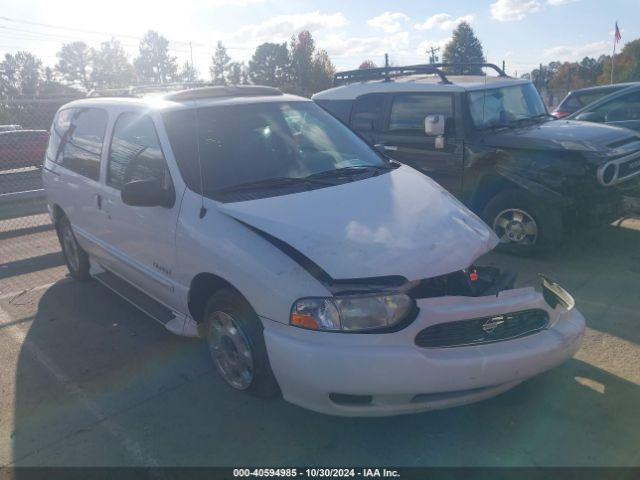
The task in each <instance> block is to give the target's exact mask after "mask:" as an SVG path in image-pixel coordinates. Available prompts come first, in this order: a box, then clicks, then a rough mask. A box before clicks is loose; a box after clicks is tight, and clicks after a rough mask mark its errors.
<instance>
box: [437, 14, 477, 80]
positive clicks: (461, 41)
mask: <svg viewBox="0 0 640 480" xmlns="http://www.w3.org/2000/svg"><path fill="white" fill-rule="evenodd" d="M442 60H443V61H444V63H484V61H485V58H484V51H483V50H482V43H480V40H478V38H477V37H476V35H475V33H474V32H473V29H472V28H471V25H469V24H468V23H467V22H460V24H459V25H458V27H457V28H456V29H455V30H454V31H453V37H452V38H451V41H450V42H449V43H447V45H446V46H445V47H444V53H443V55H442ZM452 73H459V74H474V75H481V74H482V69H481V68H479V67H459V68H456V69H452Z"/></svg>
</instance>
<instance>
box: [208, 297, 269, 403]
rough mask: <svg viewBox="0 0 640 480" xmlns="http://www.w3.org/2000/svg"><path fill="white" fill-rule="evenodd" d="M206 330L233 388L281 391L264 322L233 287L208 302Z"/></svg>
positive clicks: (221, 370) (251, 391)
mask: <svg viewBox="0 0 640 480" xmlns="http://www.w3.org/2000/svg"><path fill="white" fill-rule="evenodd" d="M201 328H202V331H203V334H204V337H205V339H206V341H207V344H208V346H209V352H210V353H211V358H212V359H213V363H214V365H215V367H216V370H218V373H219V374H220V376H221V377H222V379H223V380H224V381H225V382H227V384H229V385H230V386H231V387H232V388H234V389H236V390H242V391H245V392H247V393H249V394H252V395H255V396H258V397H272V396H275V395H276V394H277V393H278V392H279V388H278V384H277V382H276V379H275V377H274V376H273V373H272V371H271V366H270V365H269V358H268V356H267V349H266V346H265V343H264V337H263V334H262V324H261V323H260V319H259V318H258V315H257V314H256V313H255V311H254V310H253V308H251V305H249V303H248V302H247V301H246V300H245V299H244V298H243V297H242V296H241V295H240V294H238V293H237V292H236V291H235V290H233V289H230V288H225V289H222V290H220V291H218V292H216V293H215V294H214V295H212V297H211V298H210V299H209V301H208V302H207V305H206V307H205V312H204V319H203V324H202V327H201Z"/></svg>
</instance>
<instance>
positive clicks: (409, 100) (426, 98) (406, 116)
mask: <svg viewBox="0 0 640 480" xmlns="http://www.w3.org/2000/svg"><path fill="white" fill-rule="evenodd" d="M427 115H443V116H444V118H445V127H446V128H447V133H448V134H451V133H453V96H452V95H450V94H448V93H447V94H437V93H434V94H423V93H421V94H402V95H396V96H395V97H394V98H393V102H392V104H391V113H390V115H389V131H390V132H398V133H408V134H415V135H424V119H425V117H426V116H427Z"/></svg>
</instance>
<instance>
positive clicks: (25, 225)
mask: <svg viewBox="0 0 640 480" xmlns="http://www.w3.org/2000/svg"><path fill="white" fill-rule="evenodd" d="M10 222H11V221H10ZM12 222H14V223H13V224H10V223H8V222H7V221H5V222H4V223H3V222H0V345H1V347H0V362H1V365H2V369H1V370H0V371H1V372H2V374H1V376H0V465H7V464H17V465H247V464H253V465H290V464H297V465H301V464H319V465H340V464H363V465H372V464H376V465H405V466H410V465H534V466H543V465H552V466H558V465H584V466H589V465H640V450H639V449H638V445H640V414H639V413H638V409H639V408H640V328H639V323H640V314H639V311H640V287H639V285H640V220H637V219H636V220H634V219H631V220H626V221H625V222H623V223H622V224H621V225H619V226H616V227H614V226H611V227H608V228H604V229H602V230H598V231H593V232H585V233H582V234H580V235H576V236H575V237H574V238H572V239H571V240H570V242H569V245H570V246H569V247H566V248H564V249H562V250H560V251H558V252H555V253H553V254H548V255H546V256H545V257H543V258H515V257H511V256H503V255H496V254H491V255H490V256H488V257H487V258H486V259H483V260H484V261H485V263H492V264H495V265H500V266H503V267H508V268H511V269H517V270H519V271H520V273H521V276H520V283H528V282H531V281H535V277H536V273H537V272H539V271H541V272H546V273H547V274H549V275H551V276H552V277H555V278H556V279H558V280H559V281H560V282H561V283H562V284H563V285H565V286H566V287H567V288H568V289H570V290H571V291H572V292H573V293H574V294H575V296H576V297H577V300H578V306H579V308H580V309H581V310H582V311H583V313H584V314H585V316H586V318H587V323H588V326H589V330H588V333H587V337H586V341H585V343H584V346H583V348H582V349H581V350H580V351H579V352H578V354H577V356H576V358H575V359H572V360H570V361H569V362H568V363H566V364H565V365H564V366H562V367H560V368H558V369H556V370H554V371H551V372H549V373H547V374H544V375H541V376H540V377H537V378H535V379H532V380H530V381H528V382H525V383H524V384H522V385H521V386H519V387H517V388H516V389H514V390H512V391H510V392H508V393H506V394H504V395H502V396H500V397H498V398H495V399H491V400H488V401H484V402H481V403H478V404H475V405H470V406H466V407H460V408H456V409H452V410H446V411H440V412H432V413H426V414H420V415H412V416H404V417H395V418H382V419H345V418H333V417H327V416H323V415H319V414H315V413H312V412H308V411H305V410H302V409H300V408H298V407H295V406H292V405H289V404H287V403H285V402H284V401H282V400H273V401H262V400H257V399H254V398H250V397H247V396H244V395H241V394H238V393H236V392H234V391H232V390H230V389H229V388H228V387H226V386H225V385H224V384H223V383H222V382H221V380H219V379H218V378H217V376H216V374H215V372H214V371H213V370H212V367H211V364H210V361H209V358H208V354H207V351H206V349H205V348H204V346H203V344H202V343H201V342H199V341H196V340H187V339H182V338H179V337H175V336H173V335H171V334H170V333H168V332H167V331H165V330H164V329H163V328H162V327H161V326H160V325H158V324H156V323H155V322H153V321H152V320H150V319H148V318H146V317H145V316H144V315H142V314H140V313H139V312H138V311H137V310H135V309H134V308H132V307H131V306H129V305H128V304H127V303H125V302H124V301H122V300H121V299H120V298H118V297H117V296H115V295H114V294H112V293H110V292H109V291H107V290H106V289H105V288H103V287H102V286H100V285H99V284H97V283H95V282H91V283H86V284H81V283H77V282H75V281H72V280H70V279H69V278H67V277H66V270H65V269H64V267H63V266H62V259H61V256H60V254H59V253H58V252H57V244H56V240H55V236H54V233H53V232H52V231H51V230H48V229H47V227H46V219H45V218H44V217H33V218H30V219H22V223H21V224H20V229H19V230H18V231H17V232H16V231H15V225H16V223H15V222H16V220H13V221H12ZM11 225H14V226H13V227H11Z"/></svg>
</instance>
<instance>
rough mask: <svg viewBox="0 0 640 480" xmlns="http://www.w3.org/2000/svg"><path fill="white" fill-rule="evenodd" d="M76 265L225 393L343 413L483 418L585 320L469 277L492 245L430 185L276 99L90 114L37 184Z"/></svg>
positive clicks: (321, 115)
mask: <svg viewBox="0 0 640 480" xmlns="http://www.w3.org/2000/svg"><path fill="white" fill-rule="evenodd" d="M43 178H44V184H45V187H46V191H47V197H48V206H49V212H50V215H51V218H52V220H53V222H54V224H55V226H56V230H57V232H58V236H59V238H60V243H61V245H62V249H63V252H64V256H65V259H66V263H67V266H68V267H69V271H70V273H71V275H72V276H73V277H74V278H76V279H78V280H88V279H90V278H94V279H96V280H98V281H100V282H101V283H103V284H104V285H106V286H107V287H108V288H110V289H111V290H113V291H114V292H116V293H117V294H119V295H121V296H122V297H123V298H125V299H127V300H128V301H130V302H131V303H133V304H134V305H135V306H137V307H138V308H139V309H141V310H142V311H144V312H145V313H147V314H148V315H149V316H151V317H153V318H154V319H156V320H157V321H159V322H161V323H162V324H164V325H165V327H166V328H167V329H169V330H170V331H171V332H173V333H176V334H179V335H186V336H200V337H202V338H204V339H206V341H207V342H208V345H209V349H210V352H211V355H212V357H213V360H214V363H215V366H216V368H217V370H218V372H219V373H220V375H221V376H222V378H223V379H224V380H225V381H226V382H227V383H228V384H229V385H231V386H232V387H233V388H235V389H237V390H243V391H246V392H249V393H252V394H256V395H260V396H269V395H274V394H278V393H279V392H281V393H282V395H283V397H284V398H285V399H286V400H288V401H290V402H292V403H295V404H297V405H300V406H303V407H306V408H309V409H312V410H316V411H319V412H324V413H328V414H334V415H353V416H356V415H357V416H374V415H392V414H400V413H409V412H418V411H425V410H431V409H436V408H444V407H449V406H454V405H461V404H465V403H469V402H473V401H477V400H481V399H484V398H487V397H490V396H493V395H496V394H498V393H500V392H504V391H506V390H508V389H509V388H511V387H513V386H515V385H517V384H518V383H520V382H521V381H523V380H526V379H528V378H530V377H532V376H534V375H537V374H539V373H541V372H544V371H546V370H548V369H550V368H553V367H555V366H557V365H559V364H561V363H562V362H564V361H565V360H567V359H568V358H570V357H571V356H572V355H573V354H574V353H575V352H576V350H577V349H578V347H579V345H580V342H581V339H582V336H583V333H584V329H585V322H584V319H583V317H582V315H581V314H580V313H579V312H578V310H577V309H576V308H574V301H573V299H572V297H571V296H570V295H569V294H568V293H567V292H566V291H565V290H563V289H562V287H560V286H559V285H558V284H557V283H555V282H553V281H551V280H549V279H547V278H545V277H542V285H541V288H540V292H538V291H536V290H535V289H534V288H533V287H528V288H517V289H515V288H514V287H513V284H514V275H512V274H509V273H507V272H500V271H499V270H497V269H495V268H492V267H481V266H475V265H474V261H475V260H476V259H477V258H478V257H480V256H481V255H483V254H484V253H486V252H488V251H490V250H491V249H493V248H494V247H495V246H496V244H497V243H498V240H497V238H496V236H495V235H494V233H493V232H492V231H491V229H489V228H488V227H487V226H486V225H485V224H484V223H483V222H482V221H481V220H479V219H478V217H476V216H475V215H474V214H473V213H471V212H470V211H469V210H467V209H466V208H465V207H464V206H463V205H462V204H461V203H459V202H458V201H457V200H456V199H454V198H453V197H452V196H451V195H450V194H449V193H447V192H446V191H445V190H444V189H443V188H441V187H440V186H439V185H438V184H436V183H435V182H434V181H432V180H431V179H430V178H428V177H426V176H425V175H423V174H421V173H419V172H417V171H416V170H414V169H412V168H411V167H408V166H404V165H401V164H399V163H396V162H395V161H393V160H390V159H388V158H386V157H385V156H384V155H382V154H381V153H379V152H378V151H377V150H375V149H373V148H371V147H369V146H368V145H367V144H366V142H364V141H363V140H361V139H360V138H359V137H358V136H357V135H356V134H355V133H353V132H352V131H350V130H349V129H348V128H347V127H346V126H344V125H343V124H342V123H340V122H339V121H338V120H336V119H335V118H333V117H332V116H331V115H330V114H328V113H326V112H325V111H324V110H322V109H321V108H320V107H318V106H316V105H315V104H314V103H313V102H311V101H309V100H307V99H303V98H299V97H295V96H291V95H283V94H282V93H280V92H279V91H278V90H275V89H272V88H269V87H257V86H247V87H208V88H200V89H192V90H186V91H180V92H174V93H169V94H166V95H164V96H163V97H151V98H91V99H84V100H79V101H74V102H71V103H69V104H67V105H65V106H63V107H62V108H61V109H60V110H59V111H58V113H57V114H56V117H55V120H54V122H53V126H52V128H51V137H50V143H49V146H48V149H47V154H46V161H45V164H44V169H43Z"/></svg>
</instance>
